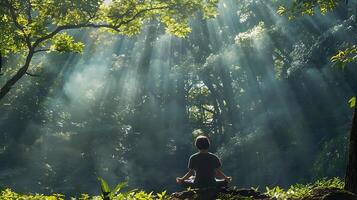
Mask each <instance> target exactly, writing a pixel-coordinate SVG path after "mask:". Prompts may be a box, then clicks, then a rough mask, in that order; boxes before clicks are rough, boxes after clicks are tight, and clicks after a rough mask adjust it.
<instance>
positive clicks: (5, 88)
mask: <svg viewBox="0 0 357 200" xmlns="http://www.w3.org/2000/svg"><path fill="white" fill-rule="evenodd" d="M33 54H34V50H33V49H30V51H29V53H28V54H27V57H26V61H25V64H24V65H23V66H22V67H21V68H20V69H19V70H18V71H17V72H16V74H15V75H14V76H13V77H11V78H10V79H9V80H8V81H7V82H6V83H5V85H4V86H2V87H1V89H0V101H1V100H2V99H3V98H4V97H5V95H6V94H7V93H9V92H10V90H11V88H12V86H14V85H15V84H16V83H17V81H19V80H20V79H21V78H22V77H23V76H24V75H25V74H26V72H27V69H28V68H29V66H30V62H31V59H32V57H33Z"/></svg>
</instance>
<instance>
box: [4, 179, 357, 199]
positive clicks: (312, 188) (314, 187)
mask: <svg viewBox="0 0 357 200" xmlns="http://www.w3.org/2000/svg"><path fill="white" fill-rule="evenodd" d="M101 180H102V179H101ZM124 186H125V184H123V183H119V184H118V185H117V186H116V187H114V188H113V189H111V188H110V187H109V185H108V184H107V183H106V182H105V181H104V180H102V182H101V191H102V195H96V196H90V195H88V194H82V195H80V196H79V197H68V196H65V195H62V194H52V195H44V194H19V193H16V192H14V191H13V190H11V189H10V188H7V189H0V200H18V199H21V200H66V199H71V200H102V199H105V200H215V199H219V200H357V195H356V194H353V193H350V192H347V191H345V190H343V188H344V182H343V180H341V179H339V178H332V179H326V178H324V179H321V180H317V181H315V182H314V183H308V184H295V185H291V186H290V187H289V188H287V189H283V188H281V187H279V186H275V187H272V188H269V187H266V188H265V191H264V192H260V191H258V188H256V189H255V188H251V189H243V188H239V187H236V186H232V187H226V188H207V189H200V190H199V189H190V188H189V189H187V190H185V191H181V192H175V193H172V194H168V193H167V192H166V191H164V192H161V193H157V194H155V193H153V192H146V191H144V190H140V189H133V190H129V191H127V192H124V191H122V190H121V188H123V187H124Z"/></svg>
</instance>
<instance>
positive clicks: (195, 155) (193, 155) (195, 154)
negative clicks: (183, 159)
mask: <svg viewBox="0 0 357 200" xmlns="http://www.w3.org/2000/svg"><path fill="white" fill-rule="evenodd" d="M198 155H199V152H197V153H194V154H192V155H191V156H190V158H194V157H197V156H198Z"/></svg>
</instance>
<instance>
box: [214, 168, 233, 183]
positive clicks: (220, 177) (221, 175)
mask: <svg viewBox="0 0 357 200" xmlns="http://www.w3.org/2000/svg"><path fill="white" fill-rule="evenodd" d="M215 172H216V178H219V179H224V180H226V181H228V182H231V181H232V177H230V176H226V175H225V174H224V173H223V172H222V170H221V169H219V168H217V169H216V170H215Z"/></svg>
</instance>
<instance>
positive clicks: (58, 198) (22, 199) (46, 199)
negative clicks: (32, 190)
mask: <svg viewBox="0 0 357 200" xmlns="http://www.w3.org/2000/svg"><path fill="white" fill-rule="evenodd" d="M0 199H2V200H64V195H61V194H53V195H51V196H46V195H43V194H28V195H23V194H18V193H16V192H14V191H12V190H11V189H5V190H3V191H1V194H0Z"/></svg>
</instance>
